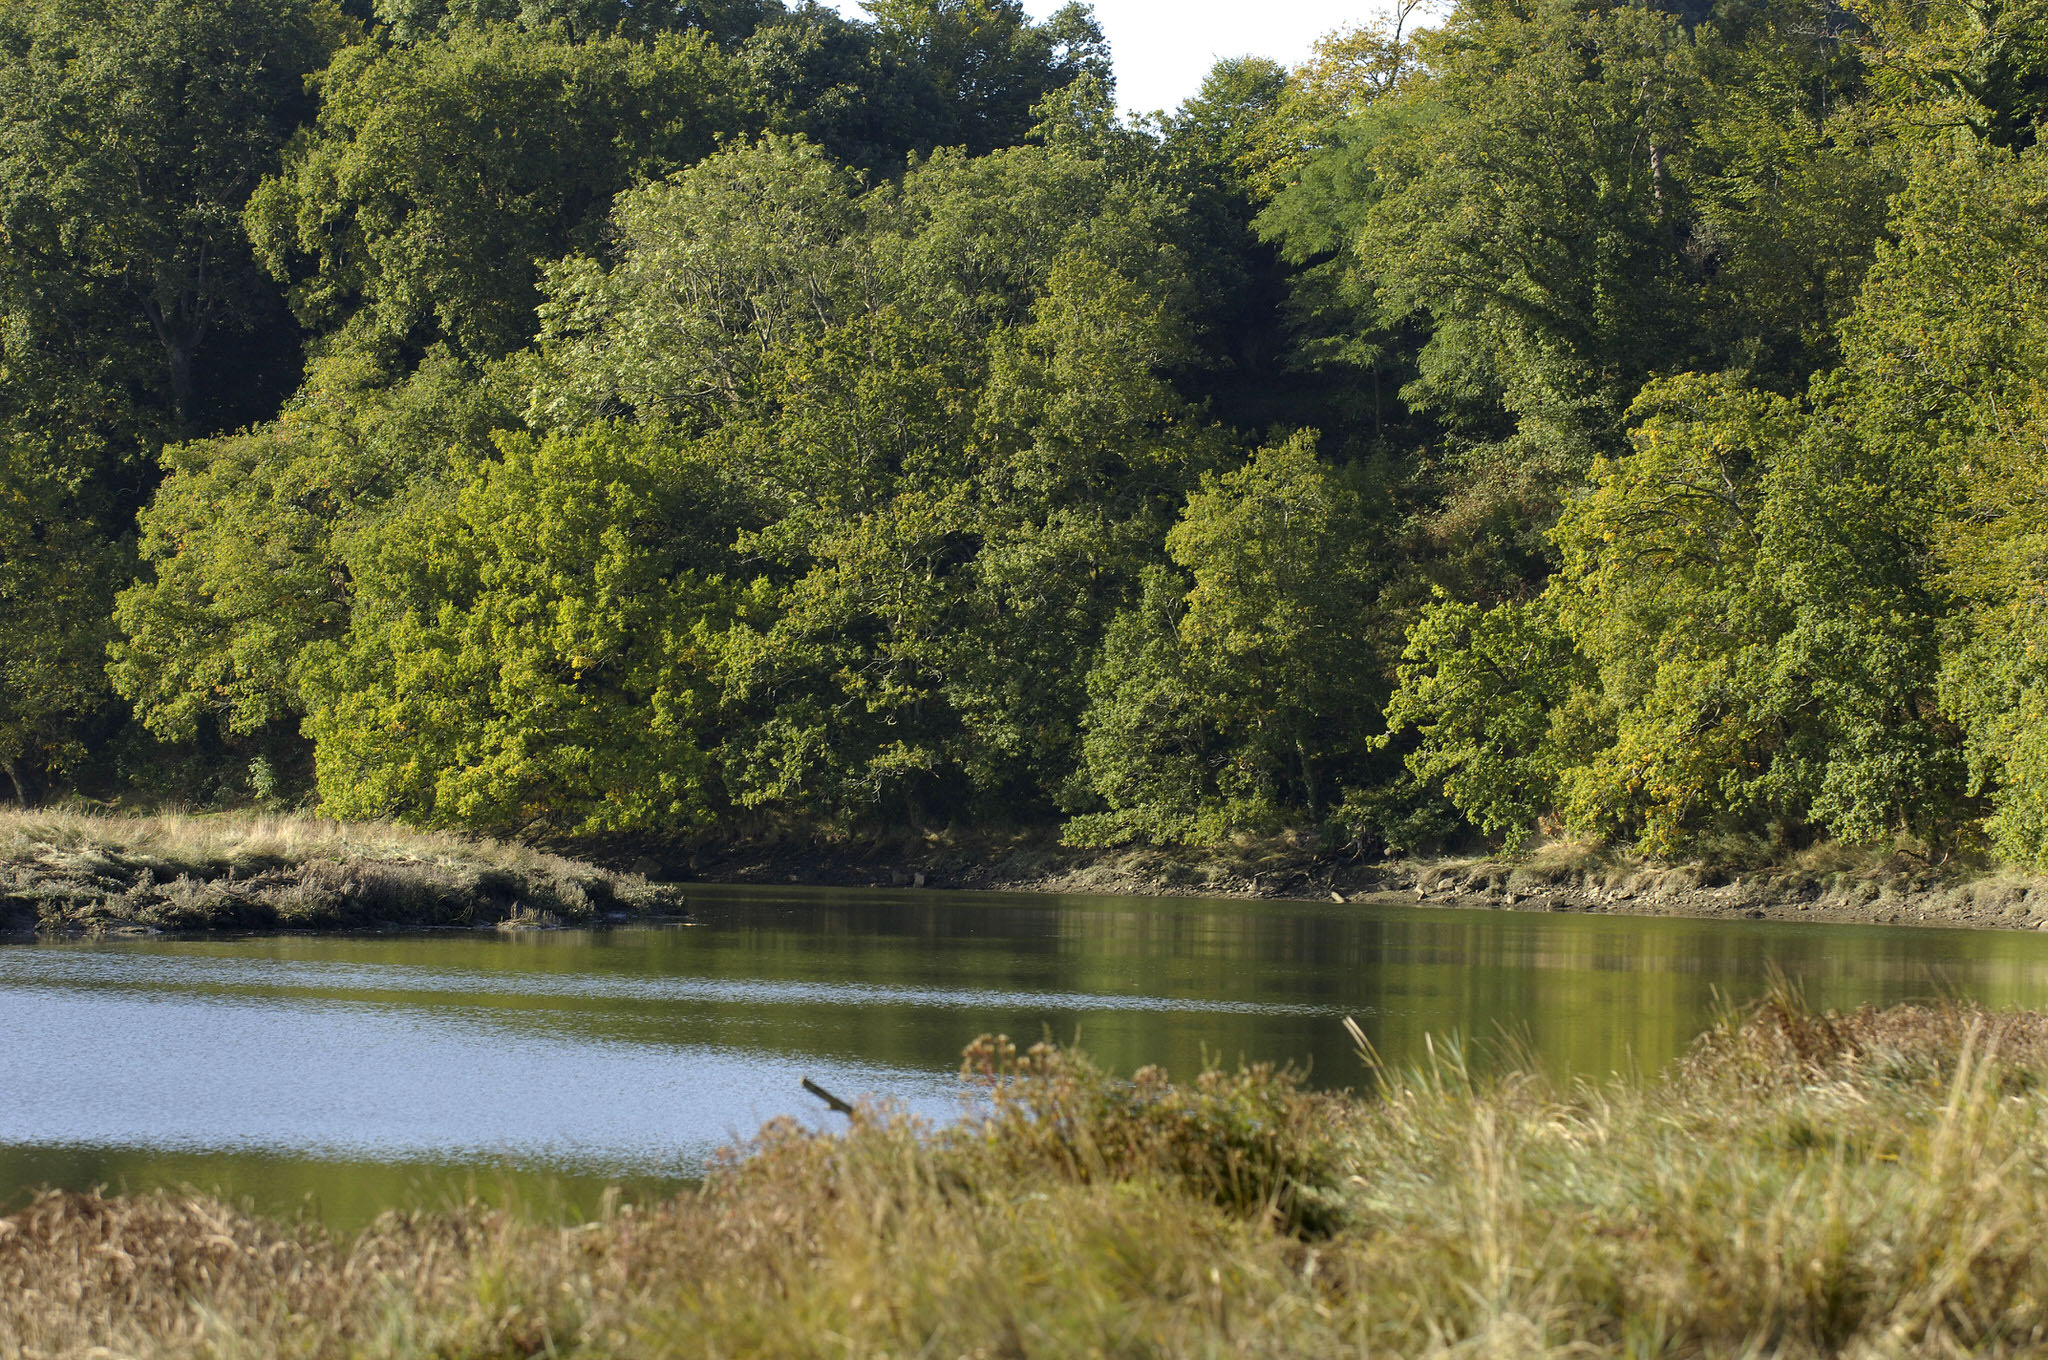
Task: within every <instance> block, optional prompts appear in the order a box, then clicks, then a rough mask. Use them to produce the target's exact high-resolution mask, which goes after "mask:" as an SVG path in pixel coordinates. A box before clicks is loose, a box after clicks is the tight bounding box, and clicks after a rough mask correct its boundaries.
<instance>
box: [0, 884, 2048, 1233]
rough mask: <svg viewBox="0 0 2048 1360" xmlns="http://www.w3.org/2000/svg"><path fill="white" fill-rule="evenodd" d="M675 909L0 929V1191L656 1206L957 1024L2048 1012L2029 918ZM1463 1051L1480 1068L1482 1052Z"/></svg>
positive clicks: (1618, 1027)
mask: <svg viewBox="0 0 2048 1360" xmlns="http://www.w3.org/2000/svg"><path fill="white" fill-rule="evenodd" d="M690 907H691V911H692V915H693V920H692V921H691V923H689V924H687V925H674V926H659V927H630V928H619V929H612V930H603V931H557V932H537V933H529V934H522V935H499V934H495V933H482V932H439V933H434V934H422V935H383V936H371V937H351V938H334V937H296V936H293V937H272V938H262V939H248V940H219V939H208V940H161V939H152V940H118V941H100V942H71V941H66V942H49V941H39V942H35V943H26V942H23V943H16V944H10V945H4V946H0V1034H4V1035H6V1036H9V1037H8V1041H7V1042H6V1043H5V1044H4V1045H0V1209H5V1208H7V1207H11V1206H12V1205H14V1204H17V1203H19V1202H20V1200H21V1199H22V1197H23V1196H24V1195H26V1194H28V1193H30V1191H31V1190H32V1189H33V1188H34V1187H37V1186H47V1185H58V1186H70V1187H78V1188H83V1187H87V1186H91V1185H95V1184H99V1185H107V1186H110V1187H112V1188H116V1189H131V1190H135V1189H146V1188H151V1187H157V1186H169V1187H184V1186H190V1187H194V1188H197V1189H202V1190H208V1191H217V1192H225V1193H227V1194H230V1195H232V1196H236V1197H239V1198H241V1199H244V1200H246V1201H249V1202H251V1203H253V1204H255V1205H256V1206H257V1207H259V1208H262V1209H265V1210H267V1211H271V1212H280V1213H294V1212H314V1213H317V1214H318V1215H319V1216H320V1217H321V1218H322V1219H323V1220H324V1221H325V1222H327V1223H330V1224H332V1225H335V1226H337V1227H348V1226H353V1225H355V1224H359V1223H361V1222H364V1221H366V1220H367V1219H368V1218H369V1217H371V1216H373V1215H374V1214H375V1213H376V1212H378V1211H379V1210H381V1209H384V1208H387V1207H394V1206H422V1205H425V1206H432V1205H435V1204H440V1203H445V1202H448V1201H449V1200H451V1199H455V1198H459V1197H462V1196H465V1195H469V1194H480V1195H483V1196H484V1197H486V1198H494V1199H510V1200H512V1201H513V1202H515V1203H517V1204H519V1205H521V1206H523V1207H526V1208H528V1209H531V1210H532V1211H534V1212H537V1213H543V1214H551V1215H568V1216H573V1215H576V1214H579V1213H584V1212H588V1211H589V1210H590V1209H591V1208H592V1207H593V1206H594V1205H595V1204H596V1203H597V1202H598V1200H599V1198H600V1196H601V1195H603V1194H604V1193H605V1190H606V1187H607V1186H612V1185H616V1186H618V1187H620V1190H619V1192H620V1193H623V1194H626V1195H629V1196H645V1195H650V1194H658V1193H662V1192H663V1191H665V1190H667V1189H669V1188H672V1187H674V1186H676V1185H678V1184H680V1183H682V1182H684V1181H686V1180H687V1179H689V1178H692V1177H694V1176H696V1175H698V1174H700V1173H701V1171H702V1169H703V1167H704V1166H705V1164H706V1161H707V1159H708V1158H710V1157H711V1156H712V1155H714V1150H715V1149H717V1148H718V1147H719V1146H721V1145H724V1144H728V1143H730V1142H732V1141H734V1140H736V1139H743V1138H745V1137H746V1136H748V1135H749V1134H751V1133H752V1132H753V1131H754V1130H755V1129H757V1128H758V1127H759V1126H760V1124H761V1123H762V1121H764V1120H766V1119H768V1118H771V1117H774V1116H776V1115H784V1114H787V1115H793V1116H796V1117H799V1118H803V1119H806V1120H807V1121H810V1122H813V1123H817V1124H820V1125H821V1126H829V1125H827V1119H828V1116H827V1115H826V1114H825V1113H824V1112H823V1111H822V1109H821V1108H820V1107H819V1106H818V1104H817V1102H815V1101H814V1100H812V1099H810V1098H809V1097H807V1096H805V1095H804V1094H803V1093H802V1090H801V1088H800V1086H799V1082H800V1081H801V1080H802V1078H803V1077H805V1076H809V1077H811V1078H813V1079H814V1080H817V1081H819V1082H821V1083H822V1084H824V1085H825V1086H827V1087H828V1088H830V1089H832V1090H834V1091H837V1092H838V1093H840V1094H842V1095H845V1096H848V1097H852V1096H856V1095H862V1094H869V1095H877V1096H883V1097H887V1098H891V1099H894V1100H897V1101H899V1102H901V1103H903V1104H906V1105H908V1106H910V1107H911V1108H912V1109H914V1110H917V1111H919V1112H921V1113H924V1114H926V1115H929V1116H930V1117H932V1118H934V1119H944V1118H950V1117H954V1116H955V1115H956V1114H957V1113H958V1111H959V1109H960V1108H961V1106H960V1093H959V1087H958V1082H957V1079H956V1078H955V1076H954V1072H955V1070H956V1068H957V1065H958V1058H959V1052H960V1049H961V1047H962V1045H963V1044H965V1043H966V1042H967V1041H968V1040H970V1039H972V1038H973V1037H974V1036H975V1035H976V1034H978V1033H981V1032H984V1031H1002V1032H1006V1033H1009V1034H1011V1035H1013V1036H1016V1037H1019V1038H1022V1039H1034V1038H1037V1037H1039V1036H1040V1035H1042V1034H1045V1033H1050V1034H1052V1035H1053V1036H1055V1037H1057V1038H1059V1039H1061V1040H1062V1041H1071V1040H1073V1039H1075V1038H1076V1037H1077V1036H1078V1038H1079V1040H1080V1042H1081V1043H1082V1045H1083V1046H1084V1047H1086V1048H1087V1049H1089V1050H1090V1051H1091V1052H1092V1053H1093V1054H1095V1055H1096V1056H1097V1057H1098V1058H1099V1059H1100V1060H1102V1061H1103V1062H1104V1063H1105V1064H1107V1065H1108V1066H1110V1067H1112V1068H1114V1069H1117V1070H1119V1071H1124V1072H1128V1071H1130V1070H1132V1069H1134V1068H1136V1067H1138V1066H1141V1065H1143V1064H1147V1063H1158V1064H1163V1065H1165V1066H1166V1067H1168V1068H1169V1069H1170V1070H1172V1071H1174V1072H1176V1073H1180V1074H1187V1073H1191V1072H1192V1071H1194V1070H1196V1069H1197V1068H1199V1067H1200V1065H1201V1064H1202V1063H1203V1061H1204V1060H1205V1057H1206V1058H1219V1059H1221V1060H1223V1061H1227V1062H1234V1061H1236V1060H1238V1059H1239V1058H1246V1059H1252V1060H1268V1061H1273V1062H1285V1063H1293V1064H1296V1065H1297V1066H1301V1067H1305V1068H1307V1069H1308V1071H1309V1072H1310V1074H1311V1078H1312V1080H1314V1081H1316V1082H1318V1083H1322V1084H1325V1085H1332V1086H1345V1085H1352V1084H1357V1083H1360V1082H1362V1081H1363V1080H1364V1076H1365V1074H1364V1072H1363V1071H1362V1069H1361V1068H1360V1067H1359V1065H1358V1063H1357V1061H1356V1059H1355V1057H1354V1056H1353V1054H1352V1051H1351V1044H1350V1041H1349V1040H1348V1039H1347V1037H1346V1036H1345V1034H1344V1031H1343V1028H1342V1024H1341V1021H1342V1018H1343V1017H1344V1016H1346V1015H1350V1016H1353V1017H1355V1018H1356V1019H1357V1020H1358V1022H1359V1023H1360V1025H1362V1026H1363V1027H1364V1029H1365V1031H1366V1033H1367V1034H1368V1035H1369V1036H1370V1037H1371V1039H1372V1042H1373V1044H1374V1045H1375V1046H1376V1047H1377V1049H1378V1051H1379V1052H1380V1054H1381V1055H1382V1057H1383V1058H1384V1059H1385V1060H1387V1061H1389V1062H1391V1063H1395V1064H1408V1063H1413V1062H1417V1061H1420V1060H1422V1058H1423V1055H1424V1051H1425V1050H1424V1045H1425V1041H1426V1040H1433V1041H1434V1042H1435V1043H1437V1044H1438V1045H1441V1044H1442V1043H1443V1041H1444V1040H1445V1039H1447V1038H1456V1037H1459V1036H1462V1037H1463V1038H1464V1039H1466V1040H1478V1041H1480V1044H1479V1045H1478V1047H1479V1050H1480V1051H1481V1052H1482V1054H1483V1053H1484V1052H1486V1051H1488V1049H1489V1046H1490V1049H1491V1051H1493V1052H1496V1053H1497V1052H1499V1051H1502V1046H1501V1044H1500V1040H1501V1039H1503V1038H1507V1039H1511V1040H1513V1041H1514V1042H1515V1044H1516V1045H1517V1046H1518V1047H1521V1048H1523V1049H1525V1050H1526V1051H1527V1052H1529V1053H1531V1054H1533V1055H1534V1056H1535V1057H1536V1058H1537V1059H1538V1060H1539V1061H1541V1062H1542V1063H1543V1064H1545V1065H1546V1066H1548V1067H1549V1068H1550V1069H1551V1070H1552V1071H1554V1072H1556V1073H1559V1074H1566V1073H1577V1074H1586V1075H1601V1074H1605V1073H1608V1072H1612V1071H1616V1070H1624V1069H1633V1070H1654V1069H1656V1068H1658V1067H1661V1066H1662V1065H1664V1064H1665V1063H1667V1062H1668V1061H1669V1060H1670V1059H1671V1058H1673V1057H1674V1056H1676V1055H1677V1054H1678V1053H1679V1052H1681V1051H1682V1050H1683V1048H1684V1047H1685V1045H1686V1044H1687V1043H1689V1042H1690V1041H1691V1040H1692V1038H1693V1037H1694V1036H1695V1035H1696V1034H1698V1033H1699V1032H1700V1031H1701V1030H1702V1029H1703V1028H1705V1027H1706V1026H1707V1025H1708V1024H1710V1023H1711V1022H1712V1020H1713V1017H1714V1014H1715V1012H1716V1009H1717V1007H1718V1006H1721V1005H1727V1004H1741V1003H1742V1002H1744V1001H1746V1000H1748V999H1750V998H1752V997H1754V996H1755V995H1757V994H1758V993H1759V992H1760V991H1761V990H1762V989H1763V988H1764V987H1766V986H1767V985H1768V980H1769V978H1770V976H1771V975H1772V973H1773V971H1774V970H1776V971H1782V972H1783V973H1784V974H1785V975H1786V976H1787V977H1789V978H1791V979H1792V980H1793V981H1794V982H1796V983H1797V984H1799V985H1800V986H1802V987H1803V988H1804V989H1805V991H1806V994H1807V996H1808V998H1809V1000H1811V1001H1812V1002H1814V1003H1815V1004H1818V1005H1823V1006H1843V1007H1846V1006H1852V1005H1857V1004H1860V1003H1863V1002H1866V1001H1869V1002H1889V1001H1898V1000H1904V999H1911V998H1925V997H1932V996H1935V995H1941V994H1946V995H1954V996H1961V997H1970V998H1976V999H1978V1000H1981V1001H1984V1002H1985V1003H1987V1004H1990V1005H1996V1006H2015V1005H2017V1006H2043V1005H2048V935H2042V934H2030V933H2020V932H2010V933H2009V932H1967V931H1951V930H1927V929H1907V928H1888V927H1845V926H1817V925H1816V926H1806V925H1797V924H1784V923H1776V922H1763V921H1749V920H1742V921H1691V920H1663V919H1641V918H1632V917H1618V916H1607V915H1584V914H1533V913H1515V912H1505V911H1447V910H1441V909H1434V908H1429V909H1422V908H1416V909H1410V908H1399V907H1368V906H1359V905H1339V904H1336V903H1330V904H1317V903H1246V902H1236V901H1211V900H1179V899H1130V898H1106V897H1080V896H1067V897H1062V896H1029V895H1015V894H989V893H946V892H932V891H915V892H910V891H904V892H892V891H880V890H874V891H869V890H836V889H819V888H789V889H744V888H699V889H694V890H692V891H691V894H690ZM1481 1060H1482V1061H1486V1060H1488V1059H1486V1058H1484V1057H1482V1059H1481Z"/></svg>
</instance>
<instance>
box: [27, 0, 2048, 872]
mask: <svg viewBox="0 0 2048 1360" xmlns="http://www.w3.org/2000/svg"><path fill="white" fill-rule="evenodd" d="M2038 8H2039V7H2038V6H2037V5H2031V4H2027V3H1999V4H1988V3H1983V2H1982V0H1936V3H1933V4H1925V3H1915V4H1912V5H1906V4H1892V3H1890V0H1867V2H1866V0H1856V3H1853V4H1849V3H1832V2H1831V0H1713V3H1691V4H1686V5H1656V4H1649V3H1640V2H1638V3H1621V4H1603V5H1594V6H1591V7H1588V6H1585V5H1575V4H1567V3H1565V2H1564V0H1513V2H1512V3H1510V2H1509V0H1459V3H1456V4H1453V5H1451V6H1449V7H1448V8H1447V9H1446V10H1444V11H1442V12H1441V13H1438V14H1435V15H1433V16H1424V15H1422V13H1421V12H1420V11H1419V10H1417V9H1416V8H1415V7H1413V6H1406V7H1404V8H1402V9H1401V10H1400V11H1399V13H1397V14H1395V15H1392V16H1390V17H1389V18H1388V19H1387V20H1386V21H1384V22H1381V23H1377V24H1373V25H1367V26H1364V27H1360V28H1353V29H1347V30H1343V31H1340V32H1337V33H1334V34H1331V35H1329V36H1328V37H1326V38H1325V39H1324V40H1323V41H1322V42H1321V43H1320V44H1318V46H1317V47H1316V49H1315V51H1314V52H1313V53H1312V54H1311V56H1310V58H1309V59H1308V60H1307V61H1305V62H1303V63H1302V64H1301V65H1299V66H1297V67H1295V68H1293V69H1288V68H1286V67H1283V66H1281V65H1279V64H1276V63H1273V62H1270V61H1265V60H1261V59H1256V58H1238V57H1233V58H1229V59H1226V60H1223V61H1221V62H1219V63H1218V64H1217V65H1216V67H1215V68H1214V70H1212V71H1211V73H1210V75H1209V77H1208V79H1207V80H1206V81H1205V82H1204V83H1203V84H1202V86H1201V88H1200V89H1199V90H1198V91H1197V92H1196V93H1195V94H1193V95H1192V96H1191V97H1190V98H1189V99H1187V100H1186V101H1185V102H1184V103H1182V104H1181V105H1180V106H1179V107H1177V108H1175V109H1172V110H1159V111H1154V112H1151V113H1145V114H1122V113H1119V111H1118V107H1117V102H1116V92H1115V86H1114V81H1113V73H1112V69H1111V66H1110V62H1109V53H1108V49H1107V46H1106V44H1105V43H1104V41H1103V38H1102V34H1101V30H1100V28H1099V27H1098V26H1097V24H1096V23H1095V20H1094V18H1093V16H1092V14H1090V13H1089V12H1088V11H1087V10H1086V9H1085V7H1082V6H1077V5H1070V6H1068V7H1066V8H1064V9H1061V10H1059V11H1058V12H1056V13H1054V14H1053V15H1051V16H1050V17H1048V18H1046V19H1044V20H1033V19H1032V18H1030V17H1029V15H1027V14H1026V12H1025V11H1024V9H1023V7H1022V6H1021V5H1020V4H1018V3H1017V2H1016V0H877V3H875V4H871V5H870V6H868V7H867V14H866V16H865V17H862V18H850V17H847V16H845V15H842V14H839V13H837V12H835V11H833V10H830V9H826V8H823V7H819V6H814V5H791V4H784V3H779V0H715V2H712V0H691V3H674V4H668V3H664V4H637V3H636V4H631V5H626V4H617V3H611V0H560V2H557V0H544V2H536V0H519V3H512V2H511V0H503V2H502V3H500V0H377V3H375V4H361V3H353V2H352V3H350V4H347V5H334V4H330V3H328V0H202V2H201V3H196V4H179V5H169V4H153V3H151V2H150V0H108V2H107V3H96V4H91V5H87V4H84V3H82V0H77V2H74V0H0V456H4V462H0V626H4V628H5V629H6V632H7V635H8V636H9V637H10V638H16V639H21V640H22V642H21V644H20V645H18V646H15V647H13V648H11V649H10V651H9V653H8V654H7V655H6V656H5V657H0V766H4V768H5V770H6V772H7V773H8V774H9V775H10V777H11V779H12V791H13V792H15V793H16V794H17V796H19V797H21V798H24V799H32V798H36V797H43V796H48V795H50V794H52V793H54V792H57V791H59V790H61V789H63V788H64V787H67V786H70V787H76V788H78V789H81V790H88V791H93V792H96V793H98V794H101V795H108V794H122V795H123V796H125V791H126V790H129V789H131V788H132V789H134V790H136V792H137V793H138V794H140V795H144V796H146V795H147V793H148V790H149V788H150V787H152V784H151V781H152V780H154V781H156V783H155V787H163V786H166V785H172V786H175V787H178V788H179V789H180V790H181V791H183V792H184V794H185V795H186V796H188V797H190V796H199V797H205V798H217V799H222V800H232V799H234V798H237V797H244V796H247V795H248V794H249V792H250V790H249V789H248V787H247V781H246V780H245V779H244V777H243V776H242V774H241V773H240V772H241V771H242V770H244V769H246V768H247V767H248V764H249V762H250V761H251V760H252V759H255V758H257V757H259V756H260V757H261V758H262V759H263V760H264V761H266V762H270V763H267V764H266V765H265V769H266V770H267V771H270V773H269V774H267V775H266V784H265V790H266V794H265V796H271V795H273V794H276V793H277V792H278V789H279V788H280V787H281V786H280V783H279V780H280V778H282V781H283V783H282V787H284V788H285V790H286V796H291V797H297V798H302V799H305V800H308V801H316V802H317V803H318V804H319V805H321V806H323V807H325V808H327V809H329V810H330V811H333V812H335V813H338V814H344V815H351V816H395V817H403V818H410V819H414V820H418V821H422V822H429V823H438V824H460V825H469V826H477V827H485V828H490V829H494V830H504V831H516V830H522V829H548V830H552V831H555V832H560V833H576V834H586V833H600V832H601V833H607V834H613V833H630V834H633V835H642V836H659V837H676V838H691V837H699V836H720V835H727V836H729V835H741V834H748V833H750V832H758V831H762V830H766V829H795V830H807V831H810V832H814V833H851V832H856V831H859V830H862V829H869V830H872V829H876V828H884V827H901V826H905V825H917V826H929V825H931V824H934V823H941V822H961V823H970V824H975V825H983V826H998V825H999V826H1004V827H1017V828H1040V829H1044V830H1048V831H1051V830H1057V831H1058V832H1059V834H1063V835H1065V836H1066V837H1067V838H1069V839H1070V840H1073V841H1078V842H1095V843H1107V842H1117V843H1120V842H1126V841H1132V840H1151V841H1207V840H1215V839H1218V838H1221V837H1226V836H1230V835H1233V834H1237V833H1241V832H1274V831H1279V830H1283V829H1290V830H1293V831H1296V832H1301V833H1305V834H1310V835H1320V836H1323V837H1325V838H1326V839H1327V841H1328V842H1329V843H1331V844H1345V845H1348V846H1350V847H1352V848H1353V849H1354V850H1356V851H1359V852H1398V851H1404V850H1412V849H1416V848H1418V847H1421V846H1424V845H1427V844H1431V843H1447V842H1455V841H1459V840H1461V839H1462V840H1465V841H1470V842H1478V841H1488V842H1492V843H1496V844H1505V845H1519V844H1522V843H1524V842H1526V841H1527V840H1528V839H1529V838H1531V837H1532V836H1536V835H1540V834H1552V833H1564V834H1572V835H1580V836H1586V837H1595V838H1604V839H1607V840H1610V841H1614V842H1618V843H1626V844H1631V845H1635V846H1639V847H1641V848H1643V849H1645V850H1648V851H1653V852H1658V853H1685V852H1688V850H1689V849H1691V848H1696V847H1699V846H1702V845H1708V844H1716V845H1734V846H1741V847H1747V849H1746V850H1744V851H1743V853H1753V854H1764V853H1772V852H1774V851H1776V850H1778V849H1784V848H1787V847H1794V846H1801V845H1805V844H1807V843H1810V842H1811V841H1813V840H1815V839H1817V838H1827V837H1832V838H1836V839H1840V840H1845V841H1852V842H1857V843H1863V844H1882V845H1906V846H1909V847H1912V848H1914V849H1915V850H1916V852H1917V853H1924V854H1927V855H1930V856H1933V855H1940V854H1950V853H1974V854H1987V855H1995V856H1999V857H2003V858H2006V859H2009V860H2012V861H2014V862H2026V863H2035V864H2039V863H2048V741H2044V739H2043V737H2042V735H2041V733H2042V732H2043V731H2044V730H2048V729H2044V723H2043V717H2044V715H2048V661H2044V660H2043V654H2044V653H2043V648H2044V640H2048V612H2044V610H2043V608H2042V605H2041V600H2042V598H2043V579H2044V577H2043V568H2042V566H2041V561H2042V551H2043V550H2042V543H2043V541H2044V538H2043V535H2044V532H2048V531H2044V528H2043V525H2044V523H2048V518H2044V513H2043V510H2042V507H2043V505H2044V504H2048V501H2044V493H2043V488H2042V486H2041V484H2040V474H2039V472H2038V466H2039V462H2040V459H2039V456H2038V449H2039V447H2040V444H2041V439H2042V430H2043V429H2044V428H2048V414H2044V410H2048V408H2044V406H2043V397H2042V391H2043V381H2044V379H2043V375H2044V372H2048V367H2044V366H2048V342H2044V334H2048V333H2044V331H2043V323H2042V321H2041V318H2042V316H2043V315H2048V226H2044V209H2043V207H2042V205H2043V203H2044V202H2048V188H2044V184H2048V180H2044V178H2043V169H2042V156H2043V154H2044V153H2043V152H2042V150H2041V148H2040V146H2039V136H2038V133H2039V127H2040V123H2041V120H2042V118H2043V117H2048V96H2044V94H2043V91H2044V90H2048V47H2044V45H2043V44H2042V42H2041V40H2040V33H2041V30H2042V24H2041V23H2040V19H2041V16H2040V14H2038V13H2037V12H2036V11H2037V10H2038ZM1425 19H1426V22H1425V21H1424V20H1425ZM280 769H281V770H284V771H285V772H286V773H285V775H283V776H279V775H278V774H276V770H280Z"/></svg>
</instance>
